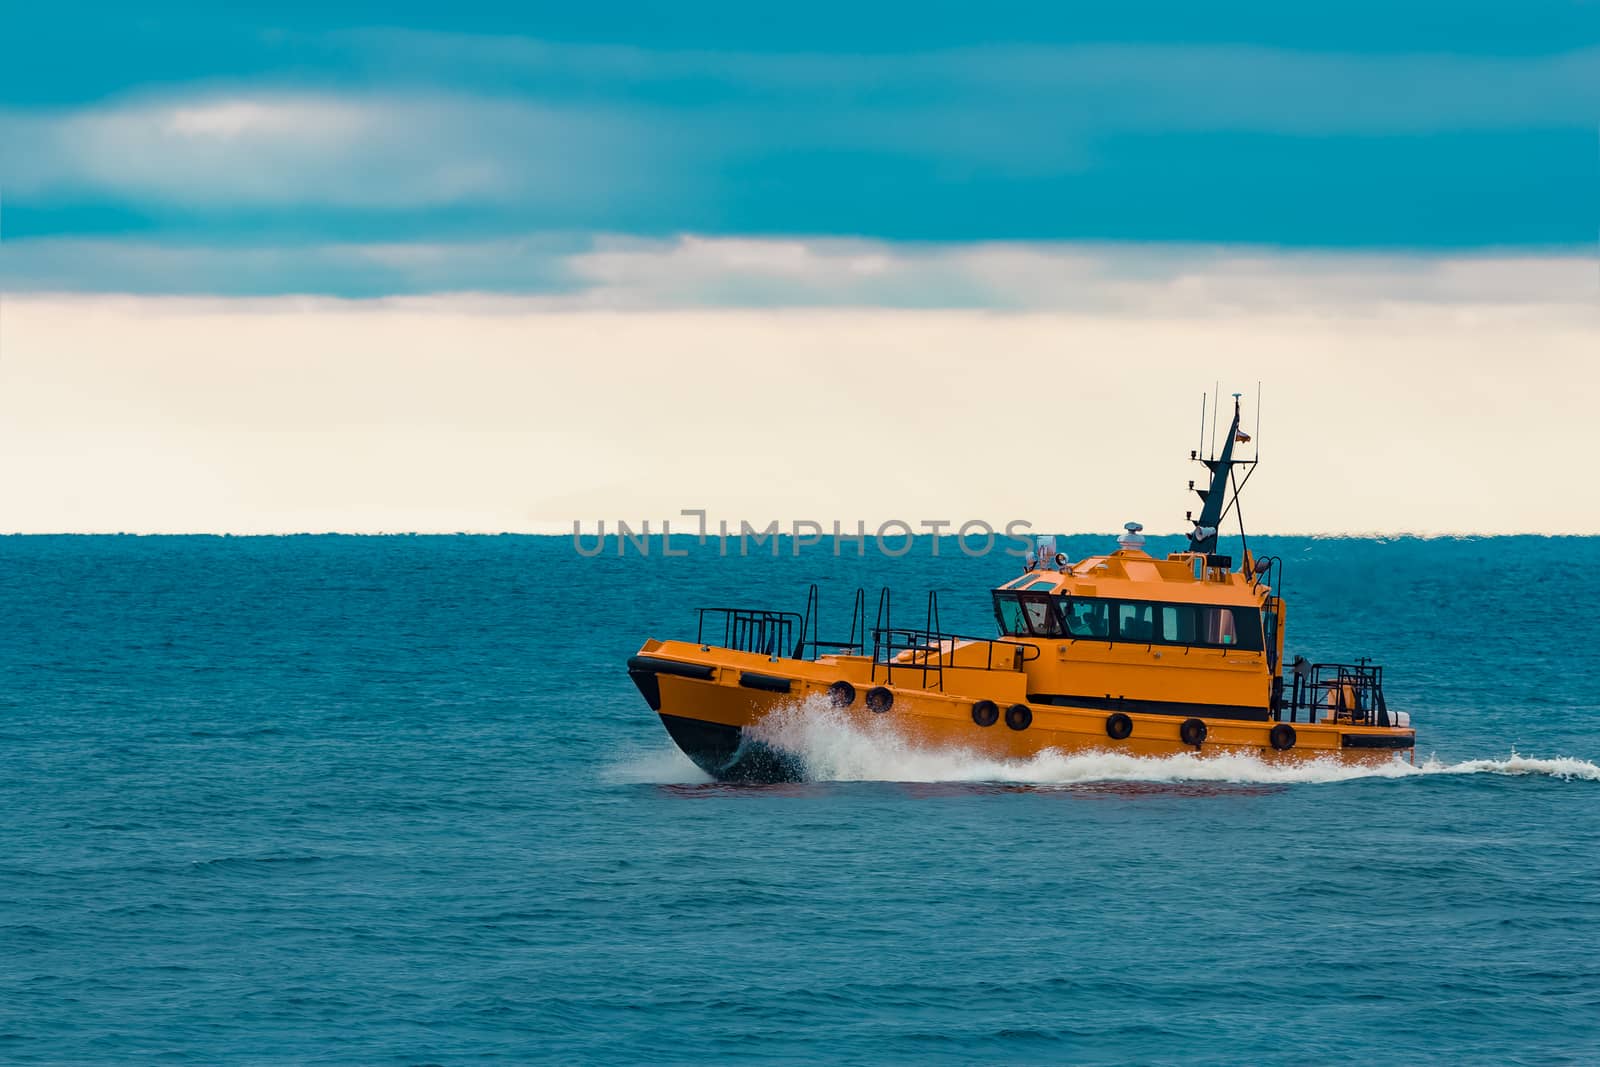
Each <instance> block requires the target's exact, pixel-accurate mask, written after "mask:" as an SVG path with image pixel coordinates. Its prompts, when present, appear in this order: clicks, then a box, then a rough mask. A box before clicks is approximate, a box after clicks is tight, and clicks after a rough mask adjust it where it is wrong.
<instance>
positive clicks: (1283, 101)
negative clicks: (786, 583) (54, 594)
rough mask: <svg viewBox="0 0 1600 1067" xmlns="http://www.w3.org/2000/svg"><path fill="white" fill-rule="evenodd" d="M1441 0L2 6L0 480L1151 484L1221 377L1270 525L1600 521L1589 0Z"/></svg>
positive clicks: (224, 493) (57, 493)
mask: <svg viewBox="0 0 1600 1067" xmlns="http://www.w3.org/2000/svg"><path fill="white" fill-rule="evenodd" d="M1441 12H1442V9H1440V8H1438V7H1437V6H1436V5H1419V4H1409V5H1408V4H1401V5H1395V4H1391V3H1383V4H1379V3H1377V2H1376V0H1372V2H1366V0H1356V2H1353V3H1345V4H1340V5H1334V6H1330V7H1328V8H1327V10H1325V11H1320V12H1319V11H1316V10H1313V9H1309V8H1299V9H1294V10H1293V11H1286V10H1285V9H1283V8H1282V7H1281V6H1280V5H1270V6H1269V5H1267V4H1265V3H1247V4H1244V5H1238V6H1235V7H1233V8H1230V9H1228V10H1226V11H1219V10H1211V9H1204V10H1201V9H1197V8H1194V7H1193V6H1192V5H1185V4H1179V3H1176V2H1173V3H1157V4H1155V5H1143V6H1141V7H1139V8H1138V10H1137V12H1136V13H1135V12H1134V11H1133V10H1132V9H1129V10H1127V11H1122V10H1101V9H1098V8H1083V9H1070V8H1068V7H1067V6H1065V5H1059V4H1043V3H1040V4H1024V5H1022V6H1021V7H1019V8H1015V9H1008V14H1007V15H1006V17H1004V18H1001V17H999V16H997V15H994V14H993V13H987V14H986V13H984V12H983V11H980V10H979V9H977V8H973V7H971V6H970V5H956V4H942V3H933V4H926V5H918V6H917V7H916V8H915V10H914V12H913V11H911V10H910V9H907V8H905V7H902V6H895V7H890V6H882V7H879V8H863V7H861V5H858V4H850V5H845V4H843V3H837V2H832V0H824V2H822V3H820V4H816V5H807V6H806V7H805V8H804V9H794V10H792V11H778V10H765V9H763V10H762V11H761V12H759V13H758V12H756V10H755V9H752V8H749V7H748V6H747V5H738V4H733V3H725V2H721V0H717V2H710V3H706V4H700V5H690V6H685V5H663V4H650V3H645V4H641V3H627V4H623V5H620V6H611V7H606V8H603V9H594V10H593V11H590V10H589V9H585V8H583V7H582V6H581V5H579V6H576V7H574V6H572V5H561V6H557V5H534V6H531V7H529V6H521V7H518V8H515V9H513V8H510V7H502V6H500V5H482V4H476V3H470V2H469V3H465V4H458V5H451V6H450V7H449V8H448V9H439V8H436V7H435V6H434V5H411V4H407V3H404V2H401V3H399V4H394V3H389V4H384V5H377V4H349V3H344V4H341V3H334V4H331V5H319V6H318V8H317V9H316V10H315V11H296V10H291V11H270V12H258V13H241V12H238V11H230V10H227V9H219V8H217V7H216V6H215V5H200V4H156V5H154V6H153V7H152V6H150V5H140V6H139V7H138V9H137V11H134V10H131V9H125V8H123V7H117V6H111V5H108V6H106V7H105V8H104V9H103V10H100V11H96V12H95V13H94V14H93V17H84V14H83V12H82V11H81V10H80V11H73V12H68V11H64V10H60V11H58V10H55V9H49V8H47V7H46V6H38V7H36V8H35V9H33V10H29V11H18V12H12V13H8V16H7V20H6V33H5V36H4V39H3V40H0V195H3V201H0V238H3V240H0V290H3V295H0V460H3V463H0V531H24V532H41V531H85V532H99V531H119V530H126V531H140V532H166V531H195V532H241V533H248V532H288V531H299V530H346V531H352V532H363V531H397V530H422V531H435V530H437V531H454V530H537V531H544V530H560V529H570V526H571V523H572V522H573V521H574V520H578V521H582V522H584V523H586V524H589V523H593V522H594V521H596V520H598V519H601V518H605V519H608V520H612V521H614V520H615V519H617V518H624V519H628V520H630V521H633V520H636V519H637V520H642V519H651V520H659V519H661V518H663V517H668V518H671V517H675V516H676V515H677V513H678V511H679V510H680V509H682V508H695V507H704V508H707V509H709V510H710V511H711V513H712V515H713V517H714V518H715V517H717V516H721V517H725V518H728V519H730V520H732V521H734V522H737V521H738V520H739V519H741V518H746V519H749V520H751V521H754V522H765V521H766V520H768V519H773V518H776V519H780V520H783V521H788V520H791V519H796V518H801V519H814V520H817V521H821V522H829V521H832V520H834V519H838V520H842V521H845V522H853V521H854V520H856V519H863V520H867V521H869V522H876V521H881V520H883V519H885V518H901V519H904V520H907V521H912V522H918V521H922V520H931V519H953V520H957V521H959V520H961V519H965V518H985V519H990V520H999V521H1003V520H1005V519H1010V518H1023V519H1027V520H1029V521H1031V522H1033V523H1034V524H1035V526H1036V527H1037V528H1039V529H1041V530H1055V531H1058V532H1067V531H1076V530H1105V529H1112V528H1115V527H1117V526H1119V525H1120V524H1121V523H1122V522H1123V521H1126V520H1128V519H1138V520H1141V521H1143V522H1145V523H1146V525H1147V526H1149V527H1150V528H1151V529H1152V530H1163V531H1165V530H1175V529H1177V528H1179V527H1180V526H1181V525H1182V515H1183V511H1184V510H1185V509H1186V508H1190V507H1192V506H1193V503H1192V499H1193V498H1192V497H1187V494H1186V493H1185V492H1184V486H1185V485H1186V484H1187V480H1188V479H1189V478H1191V477H1194V476H1196V475H1195V470H1194V469H1193V468H1191V467H1189V465H1188V464H1187V463H1186V462H1185V461H1186V457H1187V454H1188V450H1189V449H1190V448H1191V447H1193V445H1194V443H1195V438H1196V436H1197V430H1198V420H1199V397H1200V394H1201V393H1202V392H1204V391H1209V390H1210V388H1211V386H1212V384H1213V382H1214V381H1216V380H1218V379H1221V380H1222V381H1223V384H1224V392H1225V393H1226V392H1230V391H1232V390H1234V389H1238V390H1241V391H1244V392H1245V393H1247V394H1253V393H1254V390H1255V383H1256V382H1257V381H1258V380H1260V381H1262V382H1264V389H1265V400H1266V402H1265V405H1264V407H1265V410H1264V414H1263V422H1262V426H1263V434H1262V443H1263V449H1264V450H1263V458H1264V459H1265V460H1266V462H1265V463H1264V464H1263V467H1262V471H1261V473H1260V475H1259V476H1258V478H1257V479H1256V481H1255V482H1254V483H1253V485H1252V492H1251V494H1250V495H1249V497H1248V498H1247V501H1246V504H1247V507H1248V508H1249V511H1248V512H1247V514H1248V517H1249V518H1250V520H1251V524H1252V526H1254V527H1255V528H1256V529H1258V530H1261V531H1263V532H1368V531H1383V532H1398V531H1415V532H1433V533H1448V532H1475V533H1494V532H1520V531H1547V532H1562V533H1600V492H1597V491H1596V490H1594V489H1593V488H1591V482H1592V478H1591V477H1590V475H1589V474H1588V472H1587V469H1586V468H1587V464H1588V462H1589V461H1590V459H1591V457H1593V456H1594V455H1595V454H1596V451H1597V446H1600V428H1597V423H1596V420H1595V417H1594V414H1593V411H1594V408H1595V405H1596V401H1597V399H1600V369H1597V362H1600V256H1597V252H1600V248H1597V237H1600V5H1597V4H1594V3H1570V2H1558V0H1547V2H1542V3H1532V4H1527V5H1515V6H1512V5H1503V4H1489V3H1472V2H1469V3H1465V4H1458V5H1452V6H1451V7H1450V8H1449V10H1448V15H1445V14H1442V13H1441ZM1253 418H1254V416H1253V413H1252V414H1251V415H1250V416H1249V419H1250V420H1253ZM1186 497H1187V499H1186Z"/></svg>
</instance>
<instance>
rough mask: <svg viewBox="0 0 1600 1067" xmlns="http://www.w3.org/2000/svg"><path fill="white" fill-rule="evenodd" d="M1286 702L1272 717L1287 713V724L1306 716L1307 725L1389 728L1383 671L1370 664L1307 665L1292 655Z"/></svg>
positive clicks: (1392, 722) (1367, 662) (1300, 658)
mask: <svg viewBox="0 0 1600 1067" xmlns="http://www.w3.org/2000/svg"><path fill="white" fill-rule="evenodd" d="M1293 679H1294V682H1293V687H1292V689H1291V690H1290V695H1289V699H1288V700H1287V701H1285V702H1282V703H1281V704H1280V706H1279V707H1278V714H1277V715H1276V718H1278V719H1279V720H1280V721H1281V720H1282V719H1283V716H1284V712H1288V717H1289V721H1290V722H1298V721H1299V713H1300V712H1302V711H1304V712H1305V713H1306V721H1307V722H1316V721H1318V717H1319V716H1323V717H1324V721H1331V722H1341V723H1349V724H1351V725H1355V726H1392V725H1394V721H1393V720H1392V719H1391V718H1390V717H1389V705H1388V703H1387V702H1385V700H1384V698H1383V668H1382V667H1378V666H1374V665H1373V663H1372V661H1370V660H1366V659H1360V660H1357V661H1356V662H1355V663H1308V662H1307V661H1306V660H1305V658H1304V657H1301V656H1296V657H1295V661H1294V668H1293Z"/></svg>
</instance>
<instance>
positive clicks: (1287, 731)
mask: <svg viewBox="0 0 1600 1067" xmlns="http://www.w3.org/2000/svg"><path fill="white" fill-rule="evenodd" d="M1268 739H1269V740H1270V741H1271V742H1272V747H1273V748H1275V749H1277V750H1278V751H1279V752H1287V751H1289V750H1290V749H1291V748H1293V747H1294V743H1295V741H1296V737H1295V733H1294V727H1293V726H1290V725H1289V724H1288V723H1286V722H1280V723H1279V724H1278V725H1276V726H1274V727H1273V728H1272V733H1271V734H1270V735H1269V737H1268Z"/></svg>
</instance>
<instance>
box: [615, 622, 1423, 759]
mask: <svg viewBox="0 0 1600 1067" xmlns="http://www.w3.org/2000/svg"><path fill="white" fill-rule="evenodd" d="M885 673H886V672H885V669H884V667H883V666H882V665H879V666H878V667H877V669H876V670H873V669H872V665H871V664H870V663H869V662H868V661H866V660H865V659H864V658H862V657H850V656H840V657H825V658H823V659H819V660H802V659H782V658H777V659H775V658H772V657H769V656H762V655H759V654H755V653H744V652H736V651H731V650H728V649H716V648H712V649H707V648H703V647H701V646H698V645H693V644H686V643H680V642H650V643H648V644H647V645H646V646H645V648H644V649H642V650H641V654H640V655H639V656H636V657H634V658H633V659H632V660H630V662H629V674H630V676H631V677H632V678H633V681H634V683H635V684H636V685H637V686H638V688H639V691H640V692H641V694H642V695H643V696H644V697H645V700H646V702H647V703H649V705H650V706H651V708H652V709H653V710H655V711H656V712H657V713H658V714H659V715H660V717H661V721H662V725H663V726H664V727H665V729H666V731H667V733H668V735H669V736H670V737H671V738H672V740H673V742H674V743H675V744H677V746H678V747H679V748H680V749H681V750H682V751H683V752H684V754H685V755H687V756H688V757H689V758H690V759H691V760H692V761H694V763H695V765H696V766H698V767H699V768H700V769H701V770H703V771H705V772H706V773H707V774H709V775H711V776H712V777H714V778H716V779H718V780H719V781H733V782H776V781H795V780H801V779H804V778H805V777H806V776H807V768H806V766H805V761H804V756H803V753H799V752H792V751H786V750H784V749H782V748H781V747H777V745H776V744H775V743H774V742H773V740H772V739H771V738H772V733H773V731H771V730H770V729H769V728H768V727H770V725H771V720H770V717H771V716H773V715H774V714H777V713H780V712H785V711H788V710H789V709H794V708H796V707H797V706H798V705H801V704H808V705H809V706H811V707H813V708H815V709H817V710H819V711H822V710H827V711H828V713H829V714H834V715H839V716H842V717H843V718H844V720H845V721H846V722H848V723H850V724H851V725H853V726H856V727H858V728H861V729H864V730H869V729H883V728H888V729H891V730H893V731H895V732H896V733H898V734H900V735H901V736H903V737H904V738H905V739H906V740H907V741H909V742H910V743H912V744H916V745H921V746H925V747H930V748H958V749H963V750H966V751H972V752H976V753H979V754H982V755H984V756H988V757H991V758H995V759H1011V760H1018V759H1028V758H1030V757H1033V756H1037V755H1039V754H1040V753H1042V752H1045V751H1054V752H1057V753H1062V754H1072V753H1078V752H1117V753H1124V754H1127V755H1132V756H1144V757H1161V756H1172V755H1177V754H1180V753H1189V754H1193V755H1197V756H1200V757H1207V756H1219V755H1248V756H1253V757H1256V758H1259V759H1262V760H1266V761H1271V762H1281V761H1289V762H1298V761H1306V760H1318V759H1332V760H1337V761H1339V762H1343V763H1358V764H1377V763H1385V762H1388V761H1389V760H1391V759H1393V758H1394V757H1395V756H1396V755H1397V754H1400V755H1405V756H1407V757H1409V756H1410V755H1411V752H1412V750H1413V747H1414V745H1415V735H1414V733H1413V732H1412V731H1411V730H1409V729H1400V728H1396V727H1376V726H1362V725H1354V724H1348V723H1332V722H1318V723H1307V722H1298V723H1293V724H1289V726H1290V733H1289V735H1285V734H1284V732H1283V731H1281V730H1280V731H1279V733H1278V737H1277V741H1278V742H1279V743H1278V744H1275V743H1274V735H1273V730H1274V728H1275V727H1278V726H1279V725H1281V724H1279V723H1277V722H1274V721H1271V720H1269V719H1266V718H1265V717H1264V715H1263V717H1262V718H1260V719H1255V718H1251V719H1244V718H1240V717H1238V715H1239V712H1238V709H1233V708H1226V707H1212V706H1208V705H1202V704H1194V705H1188V706H1185V707H1182V708H1178V709H1174V710H1170V711H1169V710H1162V711H1160V712H1152V711H1149V710H1138V709H1141V708H1147V707H1148V705H1141V704H1139V703H1136V702H1133V701H1129V702H1127V707H1128V708H1129V709H1134V710H1121V709H1120V708H1118V707H1115V706H1112V707H1107V706H1105V705H1106V702H1105V701H1102V700H1096V701H1088V700H1087V698H1085V704H1094V705H1099V706H1074V705H1072V704H1071V703H1067V702H1068V701H1071V700H1073V699H1074V698H1071V697H1063V696H1059V695H1045V694H1031V695H1030V694H1027V693H1026V692H1024V691H1022V690H1021V689H1020V688H1013V689H1011V691H1004V690H1006V689H1007V683H1008V682H1010V681H1011V679H1009V678H999V677H997V678H996V679H995V684H994V688H995V689H996V690H997V691H996V692H994V693H993V694H992V695H989V694H978V693H966V694H958V693H951V692H948V691H944V692H941V691H937V690H934V689H930V688H925V687H923V686H921V685H918V684H916V683H917V682H918V681H920V680H921V676H922V674H923V672H922V671H921V670H919V669H916V668H896V669H895V671H894V677H893V678H892V679H889V678H886V677H885ZM1015 678H1016V679H1017V681H1016V683H1015V684H1016V685H1017V686H1021V685H1022V682H1021V676H1020V675H1017V676H1015ZM838 683H845V685H844V686H840V685H839V684H838ZM846 687H847V688H848V690H849V694H848V695H849V697H850V699H849V700H845V699H844V697H845V695H846V694H845V693H844V692H841V690H842V689H844V688H846ZM869 693H871V694H873V695H874V698H875V699H874V701H873V703H874V705H876V706H881V705H882V704H883V703H884V702H885V696H884V694H887V704H888V706H887V707H886V708H884V709H883V710H881V711H879V710H875V707H869V706H868V704H869V701H868V699H867V696H868V694H869ZM984 702H991V703H992V704H993V705H994V708H993V712H994V718H993V719H992V720H991V721H989V722H988V724H987V725H984V724H983V720H984V719H988V718H989V715H987V714H985V713H984V712H985V711H986V709H982V708H977V705H978V704H980V703H984ZM1112 703H1113V705H1114V704H1115V702H1112ZM1019 707H1020V708H1021V709H1023V710H1022V711H1018V712H1015V713H1013V714H1008V712H1009V711H1011V709H1013V708H1019ZM1114 720H1120V721H1114ZM1196 722H1198V723H1199V724H1200V725H1199V727H1198V728H1196V726H1195V725H1194V724H1195V723H1196ZM1124 727H1125V728H1126V729H1127V731H1128V732H1127V735H1126V736H1124V737H1118V736H1115V734H1116V733H1117V732H1118V731H1119V730H1120V729H1122V728H1124ZM1197 736H1198V738H1199V740H1198V743H1196V740H1195V739H1196V737H1197ZM1286 736H1289V737H1292V742H1291V744H1290V745H1289V746H1288V747H1283V746H1282V744H1281V743H1282V741H1283V740H1285V737H1286Z"/></svg>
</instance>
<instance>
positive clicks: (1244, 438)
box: [1233, 430, 1250, 445]
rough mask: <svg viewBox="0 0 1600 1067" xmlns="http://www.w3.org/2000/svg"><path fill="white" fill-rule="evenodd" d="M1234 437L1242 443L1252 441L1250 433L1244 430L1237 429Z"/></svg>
mask: <svg viewBox="0 0 1600 1067" xmlns="http://www.w3.org/2000/svg"><path fill="white" fill-rule="evenodd" d="M1233 439H1234V440H1235V441H1238V442H1239V443H1240V444H1241V445H1247V444H1249V443H1250V435H1249V434H1247V433H1245V432H1244V431H1243V430H1235V431H1234V434H1233Z"/></svg>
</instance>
